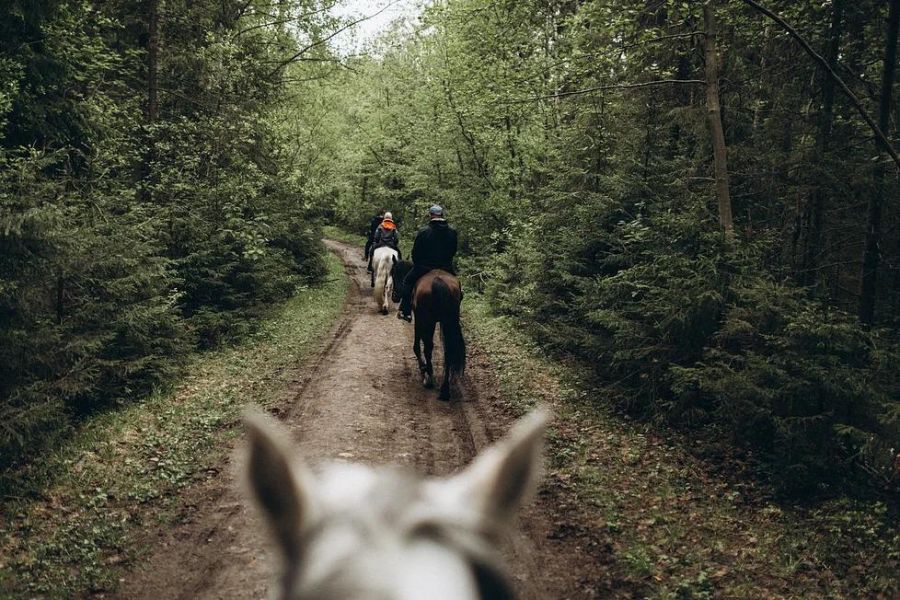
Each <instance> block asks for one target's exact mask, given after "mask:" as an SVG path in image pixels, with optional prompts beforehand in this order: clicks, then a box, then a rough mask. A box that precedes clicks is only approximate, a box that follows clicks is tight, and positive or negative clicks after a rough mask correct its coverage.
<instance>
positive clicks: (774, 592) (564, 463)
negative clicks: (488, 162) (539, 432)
mask: <svg viewBox="0 0 900 600" xmlns="http://www.w3.org/2000/svg"><path fill="white" fill-rule="evenodd" d="M463 308H464V319H465V325H466V331H467V336H468V337H469V340H470V342H471V343H472V345H473V347H475V348H477V349H478V350H480V351H481V352H483V353H484V354H485V355H486V356H487V359H488V360H489V362H490V363H491V365H492V367H493V369H494V372H495V373H496V376H497V377H498V378H499V381H500V385H501V390H502V392H503V398H502V401H503V402H506V403H507V404H508V407H509V409H510V411H511V412H512V413H514V414H518V413H524V412H525V411H527V410H528V409H529V408H530V407H531V406H533V405H535V404H536V403H544V404H549V405H550V406H552V407H553V409H554V410H555V413H556V417H555V419H554V423H553V426H552V428H551V432H550V444H549V446H550V448H549V459H550V460H549V463H550V465H549V466H550V468H549V472H548V474H547V481H546V485H547V486H548V487H552V488H553V489H554V490H557V491H559V493H561V494H564V495H565V496H566V498H565V502H564V504H566V505H568V506H574V507H578V509H577V510H576V511H575V513H574V515H570V517H571V518H575V519H579V520H580V521H581V522H582V525H583V527H584V529H585V530H586V531H589V532H590V535H592V536H594V537H596V538H598V539H599V540H600V543H598V544H597V547H602V548H606V549H608V550H609V551H611V553H612V555H613V559H614V560H613V561H612V564H610V565H606V564H603V565H602V566H599V563H598V569H603V570H604V571H605V572H604V573H603V574H602V577H607V578H610V579H612V580H615V586H614V587H616V588H619V589H621V588H630V589H632V590H633V591H634V593H635V594H636V595H638V596H640V597H649V598H673V599H682V598H862V597H866V598H869V597H872V598H878V597H883V598H889V597H894V598H896V597H898V583H897V578H896V573H897V569H898V558H900V538H898V534H897V529H896V528H895V527H894V526H892V525H891V517H890V515H888V514H887V509H886V507H885V506H884V505H883V504H879V503H865V504H864V503H859V502H853V501H850V500H840V501H830V502H825V503H822V504H820V505H819V506H816V507H808V506H807V507H796V506H789V505H780V504H778V503H777V502H776V501H775V500H774V499H773V497H772V495H771V494H769V493H768V492H767V491H766V490H765V489H762V488H761V487H759V486H758V485H757V484H755V483H753V482H752V481H742V480H741V478H740V477H739V476H735V477H727V478H726V477H723V476H721V475H720V474H719V473H721V472H722V470H723V465H712V464H710V463H705V462H703V461H702V460H700V459H698V458H697V457H696V456H694V454H693V453H692V452H691V451H690V449H689V448H688V445H689V444H690V440H689V439H685V438H679V437H674V436H673V437H665V438H664V437H662V435H661V434H660V432H657V431H654V429H653V428H652V427H650V426H648V425H646V424H640V423H637V422H635V421H632V420H630V419H628V418H627V417H625V416H622V415H619V414H617V413H614V412H612V411H610V410H608V409H607V408H606V406H608V403H607V402H605V401H604V399H603V398H599V397H596V393H597V392H596V391H595V390H592V388H591V387H590V386H589V385H587V384H586V383H584V382H583V381H582V380H581V378H580V376H579V374H580V372H581V369H579V367H578V366H577V365H573V366H566V365H563V364H561V363H560V362H559V361H558V360H554V359H551V358H550V357H548V356H546V355H545V354H544V353H543V352H542V350H541V348H540V347H539V346H538V345H537V344H536V343H535V342H534V340H533V339H532V338H531V337H529V336H528V335H527V334H526V333H524V330H523V328H522V324H521V323H517V322H516V321H515V320H513V319H511V318H509V317H502V316H497V315H496V314H493V313H492V312H491V310H490V308H489V306H488V303H487V301H486V300H485V299H483V298H481V297H479V296H478V295H477V294H470V295H468V296H467V297H466V300H465V301H464V302H463ZM724 468H725V470H726V471H727V469H728V465H724Z"/></svg>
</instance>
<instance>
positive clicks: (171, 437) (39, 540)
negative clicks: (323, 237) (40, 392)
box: [0, 253, 348, 598]
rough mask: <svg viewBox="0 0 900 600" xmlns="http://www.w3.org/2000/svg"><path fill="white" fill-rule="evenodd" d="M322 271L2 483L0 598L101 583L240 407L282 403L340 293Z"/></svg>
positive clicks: (210, 466)
mask: <svg viewBox="0 0 900 600" xmlns="http://www.w3.org/2000/svg"><path fill="white" fill-rule="evenodd" d="M326 260H327V265H328V270H329V277H328V278H327V281H326V283H325V284H324V285H322V286H321V287H317V288H308V289H301V290H299V291H298V293H297V294H296V295H295V296H294V297H293V298H292V299H290V300H288V301H287V302H286V303H284V304H283V305H281V306H280V307H278V308H275V309H273V311H272V312H271V314H270V316H269V317H268V318H267V319H266V320H265V322H264V323H262V324H261V326H260V328H259V330H258V331H257V332H256V333H255V334H253V335H252V336H250V337H249V339H247V340H246V341H244V342H243V343H241V344H240V345H238V346H236V347H232V348H227V349H223V350H220V351H216V352H209V353H204V354H201V355H197V356H196V357H194V358H193V359H192V360H191V361H190V363H189V364H187V365H186V366H185V373H186V375H185V376H184V377H183V378H182V380H181V381H180V382H179V383H177V384H176V385H174V386H173V387H172V388H171V389H169V390H167V391H162V392H159V393H156V394H154V395H152V396H151V397H150V398H148V399H147V400H146V401H144V402H142V403H139V404H134V405H130V406H126V407H123V408H122V409H121V410H117V411H110V412H107V413H104V414H101V415H98V416H96V417H95V418H92V419H90V420H89V421H87V422H86V423H84V425H83V426H82V427H80V429H79V430H78V432H77V433H76V434H75V435H74V436H73V437H72V438H71V439H70V440H69V441H68V442H66V443H65V444H64V445H63V446H61V447H58V448H56V449H54V450H52V451H50V452H48V453H47V454H46V455H45V456H44V457H43V460H40V461H35V462H34V463H33V464H32V465H30V466H29V467H27V468H26V469H23V470H22V471H21V472H20V476H19V477H18V478H17V480H16V481H15V482H12V483H11V485H8V486H7V488H8V489H4V490H3V491H2V502H3V505H2V507H0V597H3V598H33V597H47V598H71V597H78V596H83V595H86V594H88V593H97V592H103V591H108V590H112V589H114V588H115V587H116V585H117V582H118V578H119V577H120V575H121V572H122V571H123V569H124V568H125V567H126V566H127V565H128V564H129V563H132V562H133V561H134V560H135V559H136V558H138V557H139V556H140V555H141V554H142V553H143V552H146V551H147V550H148V549H146V548H141V547H140V537H139V534H140V533H141V532H142V530H143V529H144V528H158V527H159V526H160V525H164V524H166V523H167V522H169V521H170V520H171V518H172V516H173V515H174V514H175V512H176V509H177V507H178V502H179V497H178V494H179V491H180V490H182V489H184V488H186V487H187V486H190V485H192V484H194V483H198V482H201V481H203V480H204V479H207V478H211V477H214V476H216V474H217V473H218V472H219V470H220V468H221V465H222V463H223V461H224V460H225V459H226V457H227V455H228V453H229V452H230V448H231V442H232V441H233V440H234V439H235V438H236V437H237V436H238V435H239V434H240V428H239V427H237V424H238V421H239V417H240V411H241V409H242V408H243V407H244V406H246V405H248V404H255V405H258V406H262V407H266V408H271V407H276V406H279V405H281V404H283V403H285V401H287V400H288V398H286V397H285V396H286V394H287V393H288V392H289V391H290V389H291V387H292V386H293V385H296V384H295V382H296V380H297V377H298V371H297V366H298V365H299V364H301V363H302V361H303V360H304V359H306V358H307V357H309V356H310V355H312V354H313V353H314V352H315V351H316V350H317V349H318V348H320V347H321V345H322V344H323V342H324V340H325V339H326V337H327V336H326V333H327V332H328V330H329V329H330V328H331V327H332V325H333V324H334V322H335V321H336V319H337V318H338V316H339V314H340V312H341V310H342V308H343V305H344V299H345V298H346V294H347V286H348V283H347V279H346V277H345V276H344V269H343V265H342V263H341V261H340V260H339V259H338V258H337V257H336V256H334V255H333V254H331V253H328V254H327V256H326Z"/></svg>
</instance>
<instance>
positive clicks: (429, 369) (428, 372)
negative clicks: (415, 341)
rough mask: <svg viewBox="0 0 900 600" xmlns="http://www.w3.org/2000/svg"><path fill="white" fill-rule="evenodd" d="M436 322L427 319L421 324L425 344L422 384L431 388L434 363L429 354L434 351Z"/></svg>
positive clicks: (432, 385)
mask: <svg viewBox="0 0 900 600" xmlns="http://www.w3.org/2000/svg"><path fill="white" fill-rule="evenodd" d="M436 324H437V323H435V322H434V321H429V322H428V323H424V324H423V325H422V341H423V342H424V344H425V371H424V373H423V374H424V377H423V378H422V385H424V386H425V387H427V388H429V389H431V388H433V387H434V365H432V363H431V355H432V353H433V352H434V327H435V325H436Z"/></svg>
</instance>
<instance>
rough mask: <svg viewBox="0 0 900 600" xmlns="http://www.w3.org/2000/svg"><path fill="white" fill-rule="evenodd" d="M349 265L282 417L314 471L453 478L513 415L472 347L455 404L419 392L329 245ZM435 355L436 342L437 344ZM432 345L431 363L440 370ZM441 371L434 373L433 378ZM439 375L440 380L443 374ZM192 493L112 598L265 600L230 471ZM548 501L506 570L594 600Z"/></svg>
mask: <svg viewBox="0 0 900 600" xmlns="http://www.w3.org/2000/svg"><path fill="white" fill-rule="evenodd" d="M328 245H329V248H330V249H331V250H332V251H333V252H335V253H337V254H338V255H339V256H340V257H341V258H342V260H343V261H344V264H345V266H346V271H347V275H348V277H349V278H350V280H351V282H352V285H351V292H350V297H349V298H348V301H347V308H346V310H345V312H344V315H343V317H342V319H341V321H340V322H339V324H338V325H337V326H336V328H335V329H334V331H333V333H332V338H331V340H330V341H329V343H328V344H327V345H326V347H325V350H323V352H322V353H321V354H320V356H319V357H318V358H317V359H316V360H314V361H313V362H312V364H306V365H304V366H302V367H301V366H298V369H302V372H301V373H299V374H298V375H299V376H298V379H302V380H303V381H304V382H305V383H304V384H302V386H301V387H300V388H298V389H297V390H296V397H295V399H294V400H293V401H292V402H291V403H290V405H289V406H287V407H286V409H285V411H284V413H283V414H282V415H281V417H282V419H283V420H284V422H285V423H286V424H287V425H288V426H289V427H290V428H291V430H292V431H293V433H294V437H295V439H296V441H297V443H298V444H299V446H300V448H301V449H302V451H303V453H304V455H305V456H306V458H307V459H308V460H309V461H310V462H313V463H314V462H316V461H319V460H324V459H343V460H354V461H362V462H366V463H373V464H377V463H399V464H405V465H409V466H410V467H412V468H415V469H417V470H419V471H422V472H425V473H429V474H447V473H452V472H454V471H457V470H458V469H460V468H461V467H462V466H463V465H465V464H467V463H468V462H469V461H470V460H471V458H472V457H473V456H474V455H475V454H476V453H477V452H478V451H479V450H480V449H481V448H483V447H485V446H486V445H488V444H489V443H490V442H491V441H493V440H494V439H496V438H498V437H500V436H501V435H503V433H504V432H505V431H506V429H507V428H508V426H509V424H510V422H511V420H512V418H511V416H510V415H507V414H505V413H504V412H503V409H502V408H500V407H499V406H494V405H492V402H496V399H497V398H499V392H498V391H497V390H496V383H495V380H494V378H493V377H492V375H491V373H490V369H489V367H488V365H487V364H486V362H485V360H484V359H483V357H480V356H479V353H478V350H477V348H473V349H470V361H469V368H468V370H467V373H466V375H465V377H464V378H463V380H462V381H461V382H460V385H459V386H458V388H457V390H455V392H454V398H453V400H452V401H451V402H450V403H443V402H440V401H438V400H437V397H436V391H435V390H426V389H423V388H422V386H421V385H420V383H419V378H418V370H417V368H416V363H415V358H414V357H413V355H412V351H411V346H412V326H410V325H408V324H405V323H403V322H401V321H398V320H397V319H396V318H395V317H394V314H393V312H392V313H391V314H390V315H389V316H382V315H380V314H378V313H376V312H375V307H374V304H373V302H372V297H371V291H370V290H371V288H370V287H369V283H368V278H367V276H366V272H365V267H364V264H363V261H362V260H361V258H360V256H359V254H360V251H359V250H358V249H357V248H354V247H352V246H350V245H347V244H342V243H337V242H328ZM438 348H439V344H438ZM438 348H436V351H435V353H436V363H437V364H436V366H437V367H438V368H439V366H440V363H441V356H440V352H439V350H438ZM437 370H438V369H436V371H437ZM438 372H439V371H438ZM221 473H222V475H220V476H219V477H218V478H216V479H214V480H212V481H211V482H209V483H207V484H205V485H203V486H200V488H199V489H194V490H191V491H189V492H188V493H187V494H186V495H185V498H184V499H183V505H184V509H183V514H182V518H181V522H179V523H178V524H177V525H176V526H174V527H173V528H170V529H169V530H167V531H163V532H158V533H156V534H151V535H155V536H156V537H154V538H153V539H151V540H149V541H148V543H150V544H152V545H153V547H154V550H153V551H152V552H151V553H150V556H149V558H148V560H147V561H146V562H145V563H144V564H142V565H140V566H139V567H138V568H137V569H135V570H134V572H132V573H131V574H130V576H128V577H126V578H125V581H124V582H123V584H122V587H121V589H120V590H119V591H118V593H117V595H116V597H118V598H129V599H144V598H147V599H150V598H153V599H157V598H229V599H230V598H265V597H267V595H268V587H269V582H270V580H271V577H270V575H271V566H270V563H271V561H270V558H272V556H271V553H270V551H269V550H268V549H267V544H266V540H265V539H264V535H263V534H262V533H261V528H259V527H257V523H255V517H254V515H253V513H252V511H251V510H249V509H248V508H246V506H245V501H244V497H243V494H242V492H241V491H240V490H238V489H237V487H236V486H235V484H234V481H233V477H232V469H230V468H223V469H222V471H221ZM552 504H553V502H552V500H551V499H550V497H548V496H547V495H546V494H544V495H543V496H542V499H541V500H539V501H538V502H537V503H536V504H535V505H533V506H531V507H529V508H528V509H527V510H526V512H525V514H524V516H523V518H522V523H521V532H520V533H519V534H517V535H515V536H513V538H512V539H510V540H509V542H508V544H507V546H508V548H507V556H508V561H509V564H510V567H511V570H512V573H513V576H514V579H515V582H516V584H517V587H518V590H519V594H520V597H521V598H526V599H538V598H576V597H593V592H592V590H591V587H592V586H590V585H588V584H587V582H588V581H590V579H591V578H592V577H591V571H592V570H593V569H592V559H591V557H590V556H589V554H588V553H586V552H585V551H584V549H583V548H582V547H580V546H579V545H578V543H577V542H576V541H572V540H566V539H564V538H565V536H561V535H560V534H559V526H554V522H555V519H554V518H553V510H554V507H553V505H552Z"/></svg>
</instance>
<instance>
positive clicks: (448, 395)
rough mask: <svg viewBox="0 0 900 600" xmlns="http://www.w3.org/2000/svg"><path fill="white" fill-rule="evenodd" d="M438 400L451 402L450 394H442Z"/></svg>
mask: <svg viewBox="0 0 900 600" xmlns="http://www.w3.org/2000/svg"><path fill="white" fill-rule="evenodd" d="M438 400H440V401H442V402H450V392H441V393H440V394H438Z"/></svg>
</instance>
